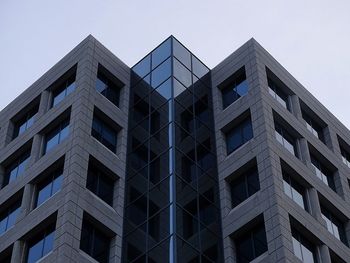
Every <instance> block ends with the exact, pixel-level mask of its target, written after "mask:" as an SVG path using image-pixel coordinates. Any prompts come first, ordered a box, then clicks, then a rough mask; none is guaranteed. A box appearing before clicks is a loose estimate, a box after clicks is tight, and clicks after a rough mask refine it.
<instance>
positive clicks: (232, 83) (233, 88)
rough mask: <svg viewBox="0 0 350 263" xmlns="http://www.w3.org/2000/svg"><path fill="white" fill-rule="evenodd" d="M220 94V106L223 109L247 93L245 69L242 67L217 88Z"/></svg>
mask: <svg viewBox="0 0 350 263" xmlns="http://www.w3.org/2000/svg"><path fill="white" fill-rule="evenodd" d="M219 89H220V90H221V94H222V105H223V108H224V109H225V108H226V107H228V106H229V105H231V104H232V103H233V102H235V101H236V100H238V99H239V98H241V97H243V96H244V95H246V94H247V93H248V82H247V79H246V74H245V68H244V67H242V68H241V69H239V70H238V71H237V72H235V73H234V74H233V75H232V76H231V77H229V78H228V79H227V80H225V81H224V83H223V84H221V85H220V86H219Z"/></svg>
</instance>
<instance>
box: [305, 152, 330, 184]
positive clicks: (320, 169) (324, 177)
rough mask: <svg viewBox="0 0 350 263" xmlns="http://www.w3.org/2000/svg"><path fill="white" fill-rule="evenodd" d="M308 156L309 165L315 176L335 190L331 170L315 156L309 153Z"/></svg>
mask: <svg viewBox="0 0 350 263" xmlns="http://www.w3.org/2000/svg"><path fill="white" fill-rule="evenodd" d="M310 157H311V165H312V167H313V168H314V170H315V174H316V176H317V177H318V178H319V179H320V180H321V181H322V182H324V183H325V184H326V185H328V186H329V187H330V188H331V189H333V190H334V191H335V184H334V178H333V174H332V172H331V171H330V170H329V169H328V168H327V167H326V166H325V165H324V164H323V162H322V161H321V160H320V159H318V158H317V157H316V156H314V155H312V154H311V155H310Z"/></svg>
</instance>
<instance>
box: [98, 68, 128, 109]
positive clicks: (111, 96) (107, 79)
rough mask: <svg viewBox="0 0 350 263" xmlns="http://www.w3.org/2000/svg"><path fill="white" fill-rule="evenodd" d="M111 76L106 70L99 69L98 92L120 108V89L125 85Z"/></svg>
mask: <svg viewBox="0 0 350 263" xmlns="http://www.w3.org/2000/svg"><path fill="white" fill-rule="evenodd" d="M105 72H106V73H105ZM111 76H112V75H111V73H109V72H108V71H106V70H105V69H102V68H101V69H99V71H98V73H97V80H96V90H97V91H98V92H99V93H101V94H102V95H103V96H105V97H106V98H107V99H108V100H110V101H111V102H112V103H113V104H114V105H115V106H117V107H118V106H119V97H120V89H121V88H122V86H124V85H123V84H122V83H121V82H120V81H117V80H116V79H113V78H112V77H111Z"/></svg>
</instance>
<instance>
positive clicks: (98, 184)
mask: <svg viewBox="0 0 350 263" xmlns="http://www.w3.org/2000/svg"><path fill="white" fill-rule="evenodd" d="M114 182H115V180H114V179H112V177H111V172H110V171H109V170H108V171H107V168H106V167H104V166H103V165H102V164H101V163H99V162H97V161H95V160H94V161H90V163H89V169H88V176H87V182H86V188H87V189H89V190H90V191H91V192H93V193H94V194H95V195H97V196H98V197H100V198H101V199H102V200H103V201H105V202H106V203H107V204H109V205H110V206H112V205H113V192H114Z"/></svg>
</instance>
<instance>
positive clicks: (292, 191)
mask: <svg viewBox="0 0 350 263" xmlns="http://www.w3.org/2000/svg"><path fill="white" fill-rule="evenodd" d="M282 173H283V190H284V193H285V194H286V195H288V196H289V197H290V198H291V199H293V200H294V201H295V202H296V203H297V204H298V205H299V206H300V207H301V208H302V209H304V210H307V209H306V204H307V202H306V193H305V188H304V187H303V186H301V185H300V184H299V183H298V182H297V181H295V180H294V179H293V178H292V177H291V176H290V175H289V174H288V173H286V172H285V171H282Z"/></svg>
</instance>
